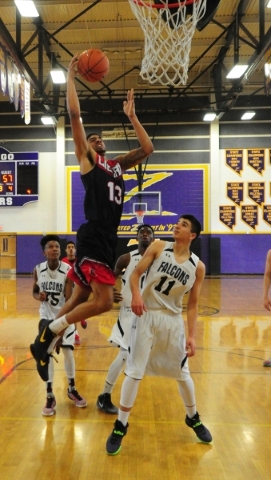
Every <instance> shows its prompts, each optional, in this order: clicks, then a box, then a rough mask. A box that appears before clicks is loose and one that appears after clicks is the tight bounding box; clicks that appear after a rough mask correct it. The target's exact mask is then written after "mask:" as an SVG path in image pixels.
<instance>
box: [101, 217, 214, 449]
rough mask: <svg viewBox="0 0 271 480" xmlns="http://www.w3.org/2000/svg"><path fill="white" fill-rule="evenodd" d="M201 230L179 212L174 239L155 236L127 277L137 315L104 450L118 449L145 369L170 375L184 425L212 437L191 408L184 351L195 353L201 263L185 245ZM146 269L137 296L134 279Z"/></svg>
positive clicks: (187, 354) (191, 391)
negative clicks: (180, 401) (184, 315)
mask: <svg viewBox="0 0 271 480" xmlns="http://www.w3.org/2000/svg"><path fill="white" fill-rule="evenodd" d="M200 231H201V225H200V223H199V221H198V220H197V219H196V218H195V217H194V216H193V215H182V216H181V218H180V220H179V222H178V224H177V225H176V226H175V229H174V233H173V237H174V240H175V241H174V243H172V242H165V241H157V242H154V243H153V244H152V245H151V246H150V247H149V248H148V250H147V251H146V253H145V255H144V257H143V258H142V260H140V262H139V263H138V265H137V267H136V268H135V270H134V271H133V273H132V275H131V277H130V285H131V290H132V304H131V306H132V311H133V312H134V313H135V314H136V317H135V318H134V320H133V324H132V329H131V335H130V346H129V353H128V358H127V364H126V369H125V374H126V377H125V380H124V382H123V384H122V389H121V398H120V409H119V414H118V419H117V420H116V422H115V425H114V429H113V431H112V433H111V435H110V436H109V438H108V440H107V443H106V451H107V453H108V454H109V455H116V454H117V453H118V452H119V451H120V449H121V442H122V439H123V437H124V436H125V435H126V433H127V429H128V418H129V414H130V411H131V409H132V406H133V404H134V402H135V399H136V396H137V391H138V387H139V383H140V380H141V379H142V378H143V376H144V373H146V374H149V375H160V376H163V377H171V378H175V379H176V380H177V383H178V388H179V392H180V395H181V397H182V399H183V402H184V405H185V409H186V413H187V415H186V417H185V423H186V425H188V427H191V428H192V429H193V430H194V432H195V433H196V435H197V437H198V438H199V439H200V440H201V441H202V442H204V443H210V442H211V441H212V436H211V434H210V432H209V430H208V429H207V428H206V427H205V426H204V425H203V424H202V423H201V421H200V417H199V414H198V412H197V409H196V400H195V391H194V382H193V380H192V378H191V376H190V372H189V367H188V357H191V356H193V355H195V330H196V321H197V313H198V298H199V294H200V290H201V286H202V282H203V279H204V276H205V266H204V264H203V263H202V262H201V261H200V260H199V258H198V257H197V256H196V255H195V254H194V253H191V251H190V245H191V242H192V241H193V240H194V239H196V238H197V237H198V235H199V234H200ZM147 269H149V270H148V275H147V277H146V280H145V285H144V288H143V292H142V296H141V293H140V285H139V279H140V277H141V275H142V274H143V272H145V271H146V270H147ZM188 292H189V298H188V303H187V324H188V337H187V339H186V337H185V328H184V321H183V318H182V315H181V312H182V300H183V297H184V295H185V294H186V293H188Z"/></svg>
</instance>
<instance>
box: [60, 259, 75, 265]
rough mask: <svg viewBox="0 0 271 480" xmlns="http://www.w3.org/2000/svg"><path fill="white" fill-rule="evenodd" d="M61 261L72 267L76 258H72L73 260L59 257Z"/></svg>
mask: <svg viewBox="0 0 271 480" xmlns="http://www.w3.org/2000/svg"><path fill="white" fill-rule="evenodd" d="M61 262H64V263H67V264H68V265H70V267H73V265H74V263H75V262H76V258H74V259H73V260H69V259H68V257H64V258H62V259H61Z"/></svg>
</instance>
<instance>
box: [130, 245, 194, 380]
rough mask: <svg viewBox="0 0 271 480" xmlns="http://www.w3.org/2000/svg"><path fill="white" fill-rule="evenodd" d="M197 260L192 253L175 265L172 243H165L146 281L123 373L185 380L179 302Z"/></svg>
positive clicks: (184, 343)
mask: <svg viewBox="0 0 271 480" xmlns="http://www.w3.org/2000/svg"><path fill="white" fill-rule="evenodd" d="M198 261H199V258H198V257H197V256H196V255H195V254H194V253H191V255H190V258H189V259H188V260H186V261H185V262H183V263H181V264H180V263H177V262H176V260H175V256H174V252H173V243H172V242H166V244H165V247H164V249H163V251H162V253H161V255H160V256H159V257H158V258H157V259H156V260H155V261H154V262H153V264H152V265H151V267H150V270H149V273H148V275H147V277H146V280H145V285H144V290H143V294H142V298H143V301H144V304H145V306H146V308H147V312H144V313H143V315H142V316H141V317H135V319H134V321H133V324H132V330H131V336H130V349H129V355H128V360H127V364H126V369H125V373H126V374H127V375H128V376H129V377H132V378H135V379H142V378H143V376H144V373H146V374H147V375H160V376H164V377H172V378H176V379H177V380H186V378H187V377H188V376H190V373H189V367H188V361H187V357H186V349H185V346H186V338H185V327H184V322H183V318H182V315H181V312H182V300H183V297H184V295H185V294H186V293H188V292H189V290H190V289H191V288H192V287H193V285H194V282H195V279H196V269H197V265H198Z"/></svg>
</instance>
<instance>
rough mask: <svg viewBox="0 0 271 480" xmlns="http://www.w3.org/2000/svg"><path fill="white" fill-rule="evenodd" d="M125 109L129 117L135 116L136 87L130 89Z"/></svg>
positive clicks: (124, 103) (124, 104) (124, 105)
mask: <svg viewBox="0 0 271 480" xmlns="http://www.w3.org/2000/svg"><path fill="white" fill-rule="evenodd" d="M123 111H124V113H125V115H127V117H134V116H135V101H134V89H133V88H131V90H128V92H127V101H126V100H125V101H124V102H123Z"/></svg>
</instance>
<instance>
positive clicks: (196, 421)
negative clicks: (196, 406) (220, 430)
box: [185, 412, 212, 443]
mask: <svg viewBox="0 0 271 480" xmlns="http://www.w3.org/2000/svg"><path fill="white" fill-rule="evenodd" d="M185 423H186V425H187V426H188V427H190V428H193V430H194V432H195V434H196V435H197V437H198V438H199V439H200V440H201V441H202V442H203V443H211V441H212V435H211V434H210V432H209V430H208V428H206V427H205V426H204V425H203V423H201V420H200V417H199V414H198V412H197V413H196V415H194V417H193V418H189V417H188V415H186V417H185Z"/></svg>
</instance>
